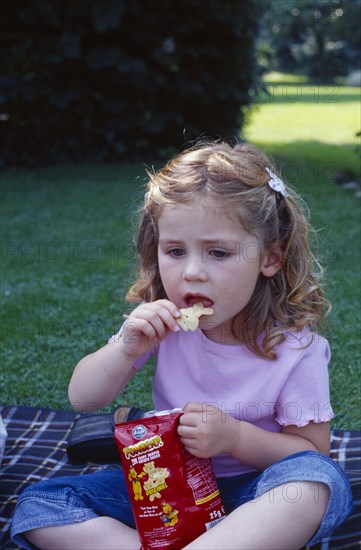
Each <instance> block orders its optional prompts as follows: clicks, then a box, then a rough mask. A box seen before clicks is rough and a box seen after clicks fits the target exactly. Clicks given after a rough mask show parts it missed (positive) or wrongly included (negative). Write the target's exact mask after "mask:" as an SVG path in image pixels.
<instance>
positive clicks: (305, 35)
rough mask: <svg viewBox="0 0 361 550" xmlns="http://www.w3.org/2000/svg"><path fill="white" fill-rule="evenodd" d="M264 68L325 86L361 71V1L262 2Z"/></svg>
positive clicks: (260, 42)
mask: <svg viewBox="0 0 361 550" xmlns="http://www.w3.org/2000/svg"><path fill="white" fill-rule="evenodd" d="M258 5H259V7H260V9H261V10H262V13H263V16H262V32H261V35H260V40H259V51H260V55H261V59H262V62H263V66H264V68H265V69H267V70H268V69H270V68H272V69H278V70H282V71H288V72H291V71H292V72H293V71H297V72H300V73H304V74H307V75H308V76H310V77H311V78H312V79H313V80H315V81H318V82H321V83H326V82H328V81H331V80H333V78H334V77H335V76H342V75H347V73H348V72H349V71H352V70H356V69H360V47H361V26H360V13H361V0H290V1H288V0H287V1H273V0H272V1H267V0H258Z"/></svg>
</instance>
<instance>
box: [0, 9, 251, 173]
mask: <svg viewBox="0 0 361 550" xmlns="http://www.w3.org/2000/svg"><path fill="white" fill-rule="evenodd" d="M255 12H256V9H255V5H254V3H253V2H252V0H180V1H179V2H175V1H172V0H157V2H155V1H153V0H131V1H129V0H107V1H104V0H77V1H76V2H74V0H32V1H31V2H28V1H27V0H13V2H5V3H3V4H2V14H1V20H2V23H1V29H0V56H1V59H2V65H3V68H2V72H1V74H0V127H1V135H2V142H1V146H0V147H1V150H0V163H1V164H2V165H3V166H8V165H23V166H24V165H25V166H26V165H29V166H31V165H35V164H39V163H40V164H51V163H59V162H89V161H91V162H119V161H122V160H133V159H138V158H140V159H142V160H144V159H147V158H155V157H161V156H164V155H169V154H170V153H171V152H173V151H174V150H175V149H179V148H181V147H182V146H183V145H184V143H185V142H189V140H193V139H196V138H197V137H199V136H200V135H212V136H230V135H235V134H238V133H239V130H240V129H241V127H242V123H243V119H244V107H245V106H247V105H248V103H249V102H250V99H249V97H250V96H249V92H250V88H251V87H252V84H253V76H254V58H253V45H254V35H255V27H256V13H255Z"/></svg>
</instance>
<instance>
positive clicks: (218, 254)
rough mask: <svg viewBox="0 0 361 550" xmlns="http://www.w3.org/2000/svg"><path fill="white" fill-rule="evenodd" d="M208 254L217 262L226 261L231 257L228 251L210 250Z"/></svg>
mask: <svg viewBox="0 0 361 550" xmlns="http://www.w3.org/2000/svg"><path fill="white" fill-rule="evenodd" d="M208 254H210V255H211V256H213V257H214V258H216V259H217V260H225V259H226V258H228V256H230V252H227V251H226V250H217V249H215V250H209V252H208Z"/></svg>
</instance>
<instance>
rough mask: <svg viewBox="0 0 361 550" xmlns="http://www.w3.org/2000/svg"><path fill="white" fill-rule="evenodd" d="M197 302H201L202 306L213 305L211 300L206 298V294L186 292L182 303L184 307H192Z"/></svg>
mask: <svg viewBox="0 0 361 550" xmlns="http://www.w3.org/2000/svg"><path fill="white" fill-rule="evenodd" d="M198 302H202V304H203V306H204V307H212V306H213V302H212V300H210V299H209V298H207V296H203V295H202V294H186V295H185V296H184V298H183V303H184V305H185V307H192V306H194V304H197V303H198Z"/></svg>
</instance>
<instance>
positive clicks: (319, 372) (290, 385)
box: [275, 335, 334, 427]
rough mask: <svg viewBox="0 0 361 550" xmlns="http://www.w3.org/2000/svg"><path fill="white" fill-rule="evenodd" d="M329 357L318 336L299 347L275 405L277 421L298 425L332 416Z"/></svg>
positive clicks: (323, 341)
mask: <svg viewBox="0 0 361 550" xmlns="http://www.w3.org/2000/svg"><path fill="white" fill-rule="evenodd" d="M330 356H331V353H330V347H329V345H328V342H327V340H326V339H325V338H322V337H320V336H318V335H315V336H314V339H313V341H312V342H311V344H310V345H309V346H308V347H306V348H305V349H304V350H302V353H301V354H300V357H299V359H298V360H297V361H296V363H295V364H294V365H293V367H292V369H291V371H290V373H289V376H288V378H287V380H286V382H285V384H284V385H283V387H282V389H281V392H280V394H279V397H278V400H277V403H276V406H275V412H276V416H275V420H276V421H277V422H278V423H279V424H281V425H282V426H288V425H296V426H298V427H302V426H306V425H307V424H308V423H309V422H315V423H320V422H328V421H330V420H331V419H332V418H333V417H334V413H333V410H332V407H331V403H330V389H329V375H328V364H329V361H330Z"/></svg>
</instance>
